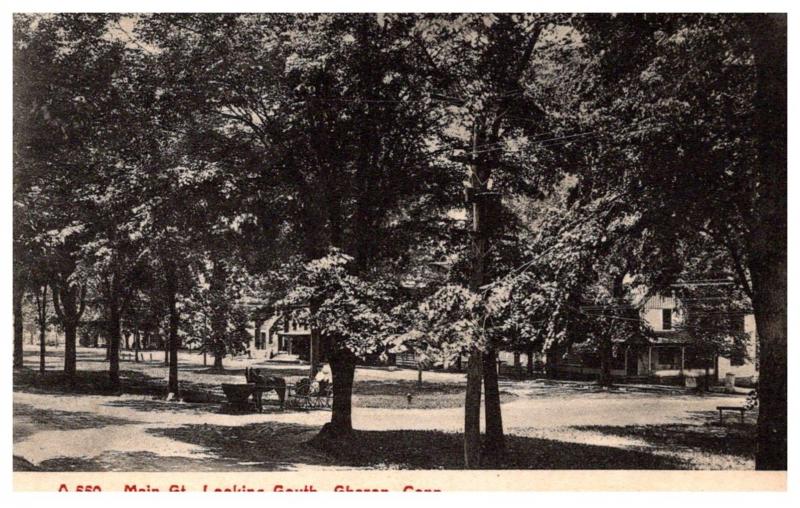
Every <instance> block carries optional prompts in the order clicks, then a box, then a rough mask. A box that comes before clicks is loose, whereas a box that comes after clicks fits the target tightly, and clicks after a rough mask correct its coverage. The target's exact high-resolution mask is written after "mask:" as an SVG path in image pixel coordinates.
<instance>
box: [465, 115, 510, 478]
mask: <svg viewBox="0 0 800 508" xmlns="http://www.w3.org/2000/svg"><path fill="white" fill-rule="evenodd" d="M477 131H478V128H476V130H475V132H474V133H473V136H472V154H471V155H472V157H471V160H470V166H469V167H470V175H469V182H468V185H467V188H466V189H465V197H466V201H467V203H468V204H470V203H471V204H472V275H471V277H470V285H469V287H470V291H472V292H473V293H475V294H478V293H480V291H481V287H482V286H483V285H484V282H485V278H486V255H487V252H488V250H489V238H490V236H491V233H492V231H491V230H492V227H493V225H494V216H495V212H496V205H497V203H498V199H499V195H498V194H497V193H495V192H491V184H490V182H489V176H490V175H489V170H488V169H487V165H486V164H485V163H482V161H481V160H480V155H479V154H478V145H479V143H478V141H479V139H478V138H479V136H478V135H477ZM494 358H495V355H494V353H493V352H490V353H489V354H488V356H487V357H486V358H484V353H483V352H482V351H481V350H480V349H479V348H478V347H477V346H473V347H472V348H471V350H470V353H469V361H468V363H467V394H466V401H465V408H464V461H465V465H466V467H467V468H475V467H478V466H479V465H480V456H481V449H480V417H481V408H480V406H481V382H482V380H483V377H484V376H486V375H488V376H490V377H492V376H493V378H492V379H494V381H495V382H493V383H489V385H490V386H496V376H497V371H496V370H495V368H496V366H495V365H494ZM486 360H489V363H491V365H489V366H488V367H487V365H485V364H486V363H487V362H486ZM490 381H491V379H490ZM488 395H490V394H488V393H487V416H488V415H489V412H490V411H491V413H492V414H491V416H492V418H487V436H489V435H490V434H491V435H493V436H496V435H498V429H497V428H494V427H497V426H499V435H500V436H502V423H501V421H500V413H499V411H500V408H499V406H498V407H497V408H495V407H494V403H489V401H490V398H491V399H492V400H494V397H489V396H488ZM490 420H491V422H492V425H491V426H492V427H493V428H491V429H490V428H489V426H490V425H489V422H490ZM494 445H498V448H499V449H498V450H497V451H498V452H499V453H502V448H503V446H502V443H493V444H490V446H494Z"/></svg>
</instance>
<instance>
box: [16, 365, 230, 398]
mask: <svg viewBox="0 0 800 508" xmlns="http://www.w3.org/2000/svg"><path fill="white" fill-rule="evenodd" d="M119 376H120V385H121V386H120V389H119V390H115V389H113V388H112V387H111V382H110V381H109V377H108V372H105V371H78V372H76V373H75V377H74V379H72V380H69V379H67V378H66V376H65V375H64V373H63V372H62V371H55V370H49V371H46V372H45V373H44V375H41V374H39V372H38V371H35V370H31V369H16V370H14V390H17V391H21V392H28V393H45V394H48V395H65V396H72V395H120V394H122V393H127V394H131V395H148V396H152V397H165V396H166V395H167V381H166V379H163V378H156V377H152V376H148V375H147V374H144V373H142V372H138V371H135V370H120V373H119ZM181 390H182V391H185V392H187V393H203V394H206V393H212V394H216V396H215V397H205V398H207V399H209V400H208V401H209V402H216V401H221V400H223V399H224V397H223V396H222V393H221V389H220V387H219V385H218V384H206V383H192V382H189V381H181Z"/></svg>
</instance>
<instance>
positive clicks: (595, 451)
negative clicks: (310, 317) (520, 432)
mask: <svg viewBox="0 0 800 508" xmlns="http://www.w3.org/2000/svg"><path fill="white" fill-rule="evenodd" d="M318 431H319V429H318V428H316V427H309V426H303V425H294V424H277V423H273V422H270V423H265V424H253V425H246V426H241V427H226V426H214V425H187V426H183V427H177V428H165V429H152V430H150V432H154V433H156V434H158V435H162V436H166V437H170V438H172V439H176V440H179V441H184V442H187V443H191V444H194V445H199V446H202V447H204V448H206V449H208V450H209V451H210V453H212V454H214V455H216V456H220V457H225V458H226V459H228V460H227V461H225V462H227V464H226V465H227V466H228V467H233V468H235V469H238V468H244V469H248V470H269V471H275V470H285V469H293V468H295V467H298V466H300V467H302V466H303V465H315V466H337V467H343V468H354V467H358V468H378V469H387V468H389V469H397V468H400V469H462V468H463V454H464V451H463V437H462V435H461V434H456V433H447V432H439V431H411V430H397V431H356V432H354V433H353V435H352V436H351V437H350V438H347V439H342V440H337V441H330V442H326V443H325V444H324V445H323V446H318V445H312V444H310V443H309V442H310V440H311V439H312V438H313V437H314V436H315V435H316V434H317V432H318ZM507 443H508V460H507V461H506V463H505V464H504V465H503V466H502V467H503V468H507V469H586V468H592V469H619V468H624V469H678V468H681V467H682V464H681V463H680V462H678V461H676V460H673V459H670V458H665V457H662V456H656V455H653V454H650V453H646V452H641V451H631V450H623V449H619V448H613V447H606V446H594V445H583V444H574V443H565V442H561V441H554V440H547V439H534V438H526V437H518V436H508V437H507ZM220 465H223V464H222V463H220Z"/></svg>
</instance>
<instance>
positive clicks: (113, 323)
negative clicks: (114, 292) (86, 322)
mask: <svg viewBox="0 0 800 508" xmlns="http://www.w3.org/2000/svg"><path fill="white" fill-rule="evenodd" d="M120 321H121V316H120V313H119V311H118V310H117V309H116V308H111V309H109V312H108V346H107V350H106V351H107V353H108V380H109V382H110V384H111V389H112V390H114V391H117V390H119V389H120V388H121V384H120V378H119V344H120V341H121V338H122V337H121V335H122V334H121V331H120V330H121V322H120Z"/></svg>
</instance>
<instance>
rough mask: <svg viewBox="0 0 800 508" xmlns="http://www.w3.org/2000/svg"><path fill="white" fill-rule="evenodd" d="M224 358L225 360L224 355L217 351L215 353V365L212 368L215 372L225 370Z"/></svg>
mask: <svg viewBox="0 0 800 508" xmlns="http://www.w3.org/2000/svg"><path fill="white" fill-rule="evenodd" d="M222 358H223V355H222V354H220V353H219V352H217V351H215V352H214V365H213V366H212V367H211V368H212V369H214V370H218V371H223V370H225V367H224V366H223V365H222Z"/></svg>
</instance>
